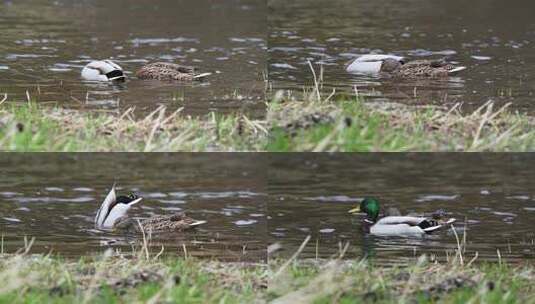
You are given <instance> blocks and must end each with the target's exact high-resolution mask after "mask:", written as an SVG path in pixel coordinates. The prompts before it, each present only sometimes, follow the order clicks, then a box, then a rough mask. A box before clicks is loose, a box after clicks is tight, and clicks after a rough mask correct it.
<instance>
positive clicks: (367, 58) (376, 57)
mask: <svg viewBox="0 0 535 304" xmlns="http://www.w3.org/2000/svg"><path fill="white" fill-rule="evenodd" d="M386 59H394V60H397V61H404V60H405V58H404V57H401V56H395V55H384V54H366V55H362V56H360V57H358V58H357V59H355V60H354V61H356V62H374V61H383V60H386Z"/></svg>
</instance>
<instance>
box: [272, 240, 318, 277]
mask: <svg viewBox="0 0 535 304" xmlns="http://www.w3.org/2000/svg"><path fill="white" fill-rule="evenodd" d="M310 238H311V237H310V235H308V236H307V237H306V238H305V240H304V241H303V243H301V246H299V248H298V249H297V251H296V252H295V253H294V254H293V255H292V257H291V258H290V259H288V261H286V263H284V264H283V265H282V266H281V267H280V268H279V270H277V272H275V274H274V275H273V277H274V278H276V277H277V276H279V275H280V274H281V273H282V272H283V271H284V270H286V268H287V267H288V266H289V265H290V264H291V263H292V261H294V260H295V259H296V258H297V257H298V256H299V254H301V251H303V249H305V246H306V245H307V244H308V241H310Z"/></svg>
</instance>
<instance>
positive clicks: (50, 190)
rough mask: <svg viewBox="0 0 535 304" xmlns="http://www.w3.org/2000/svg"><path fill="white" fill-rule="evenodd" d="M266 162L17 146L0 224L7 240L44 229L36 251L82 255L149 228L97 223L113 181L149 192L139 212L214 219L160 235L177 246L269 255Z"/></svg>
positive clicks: (158, 241) (213, 253)
mask: <svg viewBox="0 0 535 304" xmlns="http://www.w3.org/2000/svg"><path fill="white" fill-rule="evenodd" d="M262 164H263V161H262V159H259V157H258V156H256V155H252V154H113V155H111V154H86V155H75V154H70V155H63V154H25V155H18V154H10V155H3V156H2V158H1V159H0V167H2V170H3V173H2V175H1V176H0V231H1V232H2V234H3V235H4V244H3V246H4V249H5V250H8V251H10V252H12V251H14V250H17V249H19V248H20V247H22V246H23V237H24V236H29V237H35V238H36V242H35V244H34V246H33V250H34V251H38V252H49V251H52V252H60V253H62V254H64V255H70V256H77V255H83V254H87V253H90V252H94V251H101V250H104V249H105V248H108V247H109V245H110V244H112V245H111V246H112V247H115V246H119V247H123V248H124V249H126V250H129V248H130V244H131V243H132V242H134V243H135V242H138V243H139V241H140V237H139V236H137V237H136V236H133V235H123V234H121V233H109V232H102V231H98V230H95V229H94V216H95V213H96V210H97V209H98V207H99V206H100V204H101V202H102V201H103V200H104V197H105V196H106V194H107V192H108V191H109V189H110V187H111V185H112V184H113V183H114V182H117V185H118V186H119V187H118V193H127V192H130V191H133V192H135V193H137V194H138V195H140V196H141V197H143V198H144V200H143V201H142V203H140V204H138V205H137V206H136V207H134V208H132V210H130V212H129V214H130V215H131V216H134V217H149V216H151V215H155V214H170V213H174V212H181V211H185V212H187V214H188V215H190V216H191V217H193V218H195V219H199V220H206V221H207V224H205V225H202V226H200V227H199V228H198V229H196V230H195V231H192V232H187V233H183V234H178V235H177V234H164V235H154V236H153V239H152V243H151V245H152V246H153V247H154V250H156V251H159V250H160V249H161V246H162V245H163V246H165V248H166V252H167V253H172V252H178V253H179V254H182V253H183V252H184V248H183V245H184V246H185V247H186V250H187V252H188V255H192V256H197V257H215V258H219V259H225V260H240V261H241V260H247V261H258V260H264V259H265V248H266V241H265V239H266V235H267V232H266V230H265V227H266V210H265V208H266V206H265V203H264V200H265V197H266V194H265V193H264V180H263V177H262V176H259V175H258V174H257V170H260V171H262V170H261V167H262Z"/></svg>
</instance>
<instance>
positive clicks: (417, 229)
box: [349, 197, 455, 236]
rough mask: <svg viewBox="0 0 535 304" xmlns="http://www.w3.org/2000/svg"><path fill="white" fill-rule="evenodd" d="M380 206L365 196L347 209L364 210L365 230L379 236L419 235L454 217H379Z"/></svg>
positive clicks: (453, 220)
mask: <svg viewBox="0 0 535 304" xmlns="http://www.w3.org/2000/svg"><path fill="white" fill-rule="evenodd" d="M380 209H381V207H380V206H379V202H378V201H377V200H376V199H375V198H370V197H368V198H365V199H364V200H362V202H361V203H360V206H357V207H356V208H353V209H351V210H349V213H360V212H364V213H366V215H367V218H366V219H365V220H364V225H365V228H366V230H368V231H369V232H370V233H371V234H374V235H380V236H421V235H425V234H429V233H431V232H433V231H435V230H438V229H441V228H443V227H446V226H448V225H450V224H452V223H454V222H455V219H454V218H451V219H448V220H447V221H444V220H441V219H428V218H425V217H416V216H399V215H397V216H385V217H382V218H380V219H379V212H380Z"/></svg>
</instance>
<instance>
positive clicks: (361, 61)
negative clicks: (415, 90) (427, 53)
mask: <svg viewBox="0 0 535 304" xmlns="http://www.w3.org/2000/svg"><path fill="white" fill-rule="evenodd" d="M465 69H466V67H463V66H455V65H453V64H451V63H448V62H446V61H445V60H444V59H440V60H414V61H409V62H405V59H404V58H403V57H399V56H394V55H364V56H361V57H359V58H357V59H355V60H354V61H352V62H350V63H349V64H348V65H347V67H346V70H347V71H348V72H350V73H364V74H366V73H367V74H384V75H387V76H390V77H396V78H446V77H448V76H450V75H453V74H455V73H458V72H460V71H463V70H465Z"/></svg>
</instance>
